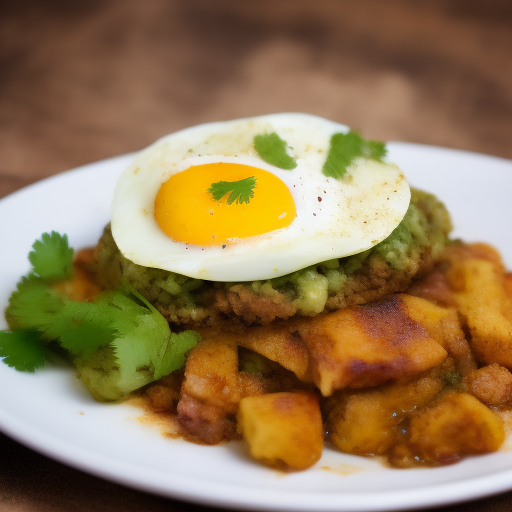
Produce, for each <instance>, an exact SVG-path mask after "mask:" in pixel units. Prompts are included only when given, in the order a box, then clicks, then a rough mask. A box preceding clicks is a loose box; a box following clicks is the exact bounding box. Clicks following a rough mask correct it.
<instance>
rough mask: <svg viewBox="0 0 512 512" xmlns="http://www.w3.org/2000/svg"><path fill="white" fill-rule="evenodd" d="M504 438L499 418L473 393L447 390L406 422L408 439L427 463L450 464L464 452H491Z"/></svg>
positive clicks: (465, 454)
mask: <svg viewBox="0 0 512 512" xmlns="http://www.w3.org/2000/svg"><path fill="white" fill-rule="evenodd" d="M504 440H505V431H504V427H503V420H502V419H501V418H500V417H499V416H498V415H497V414H495V413H494V412H492V411H491V410H490V409H488V408H487V407H486V406H485V405H484V404H482V403H481V402H480V401H479V400H477V399H476V398H475V397H473V396H471V395H468V394H466V393H449V394H447V395H445V396H444V397H443V398H442V399H441V400H440V401H439V402H438V403H437V404H436V405H435V406H433V407H429V408H427V409H424V410H421V411H419V412H418V413H417V415H415V416H413V417H412V419H411V423H410V443H411V445H412V447H413V450H414V451H415V452H416V453H417V455H418V456H419V457H420V458H421V459H423V460H424V461H426V462H428V463H434V464H450V463H453V462H456V461H458V460H459V459H460V458H462V457H464V456H467V455H476V454H480V453H489V452H494V451H496V450H498V449H499V447H500V446H501V445H502V443H503V441H504Z"/></svg>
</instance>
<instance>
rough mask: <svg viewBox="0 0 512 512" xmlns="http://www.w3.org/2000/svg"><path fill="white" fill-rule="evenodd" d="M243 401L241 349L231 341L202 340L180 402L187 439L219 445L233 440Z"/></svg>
mask: <svg viewBox="0 0 512 512" xmlns="http://www.w3.org/2000/svg"><path fill="white" fill-rule="evenodd" d="M239 401H240V385H239V381H238V348H237V346H236V344H235V343H233V342H231V341H223V342H222V341H219V340H203V341H200V342H199V343H198V344H197V345H196V346H195V347H194V348H193V349H192V350H191V351H190V353H189V355H188V358H187V363H186V365H185V377H184V379H183V383H182V386H181V400H180V401H179V403H178V422H179V424H180V426H181V427H182V428H183V429H184V430H185V432H186V433H187V434H188V436H190V437H192V439H194V440H197V441H199V442H203V443H207V444H216V443H219V442H220V441H222V440H223V439H230V438H231V437H233V434H234V430H235V425H234V423H233V422H232V421H230V419H229V418H228V416H229V415H230V414H231V415H233V414H235V413H236V410H237V407H238V402H239Z"/></svg>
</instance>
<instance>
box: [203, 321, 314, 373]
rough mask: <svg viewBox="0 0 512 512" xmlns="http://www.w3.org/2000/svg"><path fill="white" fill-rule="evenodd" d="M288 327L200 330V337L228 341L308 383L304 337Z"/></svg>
mask: <svg viewBox="0 0 512 512" xmlns="http://www.w3.org/2000/svg"><path fill="white" fill-rule="evenodd" d="M293 325H294V324H291V327H290V326H275V325H265V326H250V327H247V328H246V329H244V330H243V331H242V332H240V333H237V332H223V333H212V331H211V330H209V329H204V330H202V329H199V332H200V333H201V336H203V339H210V340H221V341H222V340H229V341H230V342H232V343H236V344H237V345H240V346H241V347H244V348H247V349H249V350H252V351H254V352H256V353H258V354H260V355H262V356H264V357H266V358H267V359H270V360H271V361H274V362H276V363H278V364H280V365H281V366H282V367H283V368H286V369H287V370H290V371H292V372H293V373H295V375H296V376H297V377H298V378H299V379H300V380H302V381H303V382H311V381H312V378H311V375H310V370H309V364H310V362H309V354H308V350H307V347H306V344H305V342H304V340H302V339H301V337H300V336H298V335H297V334H296V333H295V332H294V328H293Z"/></svg>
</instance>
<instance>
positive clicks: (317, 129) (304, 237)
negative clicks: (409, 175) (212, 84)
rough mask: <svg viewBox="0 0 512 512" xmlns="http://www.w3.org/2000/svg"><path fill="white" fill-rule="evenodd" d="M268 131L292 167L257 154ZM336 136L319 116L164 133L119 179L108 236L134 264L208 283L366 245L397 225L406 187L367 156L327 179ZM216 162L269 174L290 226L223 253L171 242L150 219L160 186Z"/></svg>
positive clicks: (294, 266)
mask: <svg viewBox="0 0 512 512" xmlns="http://www.w3.org/2000/svg"><path fill="white" fill-rule="evenodd" d="M271 132H276V133H277V134H278V135H279V136H280V137H281V138H282V139H283V140H285V141H286V142H287V144H288V153H289V154H290V156H292V157H293V158H295V159H296V162H297V167H296V168H295V169H293V170H291V171H287V170H283V169H279V168H277V167H274V166H272V165H269V164H267V163H266V162H264V161H263V160H262V159H261V158H260V157H259V155H258V154H257V153H256V151H255V149H254V146H253V139H254V136H255V135H257V134H262V133H271ZM340 132H342V133H346V132H348V128H347V127H346V126H344V125H341V124H338V123H334V122H332V121H328V120H326V119H322V118H320V117H316V116H311V115H307V114H297V113H283V114H272V115H267V116H260V117H254V118H248V119H240V120H235V121H226V122H219V123H209V124H203V125H200V126H196V127H193V128H188V129H186V130H182V131H180V132H177V133H173V134H171V135H168V136H166V137H163V138H162V139H160V140H158V141H157V142H155V143H154V144H153V145H152V146H150V147H149V148H147V149H146V150H144V151H142V152H141V153H140V154H139V156H138V157H137V158H136V159H135V161H134V162H133V163H132V164H131V165H130V166H129V167H128V169H126V170H125V171H124V173H123V174H122V175H121V177H120V178H119V181H118V183H117V186H116V190H115V193H114V199H113V204H112V234H113V236H114V240H115V241H116V244H117V245H118V247H119V249H120V251H121V253H122V254H123V255H124V256H125V257H126V258H128V259H130V260H131V261H133V262H135V263H137V264H139V265H143V266H146V267H155V268H161V269H165V270H169V271H172V272H177V273H179V274H184V275H187V276H190V277H195V278H199V279H206V280H212V281H253V280H260V279H269V278H273V277H278V276H282V275H284V274H288V273H290V272H294V271H296V270H299V269H301V268H304V267H307V266H309V265H312V264H314V263H319V262H321V261H325V260H329V259H332V258H340V257H344V256H350V255H352V254H357V253H359V252H362V251H365V250H367V249H370V248H371V247H373V246H374V245H376V244H377V243H379V242H381V241H382V240H384V239H385V238H386V237H387V236H388V235H389V234H391V232H392V231H393V230H394V229H395V228H396V226H397V225H398V224H399V223H400V221H401V220H402V218H403V217H404V215H405V213H406V211H407V208H408V206H409V202H410V189H409V186H408V184H407V181H406V179H405V177H404V175H403V174H402V172H401V171H400V169H399V168H398V167H397V166H396V165H393V164H389V163H379V162H376V161H373V160H366V159H363V158H359V159H356V160H355V161H354V162H353V163H352V164H351V165H350V167H349V168H348V171H347V173H346V174H345V176H344V177H343V179H341V180H337V179H334V178H328V177H326V176H324V175H323V174H322V166H323V164H324V162H325V159H326V157H327V153H328V151H329V143H330V138H331V136H332V135H333V134H334V133H340ZM214 162H226V163H231V162H233V163H239V164H245V165H250V166H254V167H258V168H260V169H264V170H266V171H269V172H272V173H273V174H274V175H276V176H277V177H278V178H279V179H281V180H282V181H283V182H284V183H285V184H286V185H287V186H288V188H289V190H290V192H291V193H292V196H293V198H294V201H295V207H296V211H297V217H296V218H295V219H294V221H293V222H292V223H291V224H290V225H289V226H288V227H286V228H283V229H280V230H276V231H272V232H269V233H266V234H263V235H260V236H256V237H252V238H247V239H244V240H242V241H240V242H237V243H234V244H229V245H227V246H226V247H225V248H222V247H210V246H208V247H206V246H205V247H201V246H196V245H191V244H185V243H180V242H175V241H173V240H172V239H170V238H169V237H168V236H167V235H165V234H164V233H163V231H162V230H161V229H160V227H159V226H158V224H157V222H156V220H155V218H154V203H155V197H156V194H157V193H158V190H159V189H160V186H161V185H162V183H164V182H165V181H167V180H168V179H169V177H170V176H171V175H173V174H176V173H178V172H180V171H183V170H185V169H187V168H189V167H190V166H193V165H200V164H206V163H214ZM221 179H222V177H219V180H221Z"/></svg>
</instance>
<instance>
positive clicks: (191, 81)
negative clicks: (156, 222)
mask: <svg viewBox="0 0 512 512" xmlns="http://www.w3.org/2000/svg"><path fill="white" fill-rule="evenodd" d="M0 38H1V39H0V41H1V44H0V70H1V72H0V76H1V80H0V154H1V155H2V158H1V159H0V177H1V179H0V196H2V195H5V194H7V193H9V192H11V191H13V190H16V189H18V188H20V187H22V186H24V185H26V184H28V183H31V182H33V181H36V180H38V179H40V178H43V177H45V176H48V175H51V174H54V173H57V172H60V171H64V170H66V169H70V168H72V167H75V166H78V165H82V164H86V163H89V162H93V161H96V160H99V159H103V158H107V157H110V156H115V155H118V154H121V153H126V152H131V151H134V150H138V149H141V148H143V147H145V146H146V145H148V144H150V143H151V142H152V141H154V140H155V139H156V138H158V137H160V136H162V135H164V134H167V133H169V132H172V131H175V130H179V129H181V128H184V127H187V126H190V125H194V124H198V123H203V122H207V121H214V120H224V119H232V118H237V117H245V116H253V115H258V114H263V113H270V112H283V111H302V112H308V113H312V114H318V115H320V116H324V117H327V118H330V119H332V120H335V121H338V122H342V123H345V124H348V125H350V126H352V127H354V128H357V129H359V130H361V131H362V132H363V134H364V135H366V136H367V137H370V138H377V139H382V140H402V141H412V142H420V143H426V144H435V145H441V146H447V147H453V148H460V149H464V150H471V151H477V152H483V153H488V154H493V155H497V156H502V157H507V158H512V144H511V141H512V139H511V134H512V59H511V48H512V2H510V0H415V1H408V0H387V1H385V2H384V1H382V0H359V1H358V2H349V1H343V0H258V1H245V2H240V1H236V0H174V1H173V0H146V1H140V0H74V1H72V2H69V1H67V0H44V1H40V0H16V1H10V0H3V1H0Z"/></svg>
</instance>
